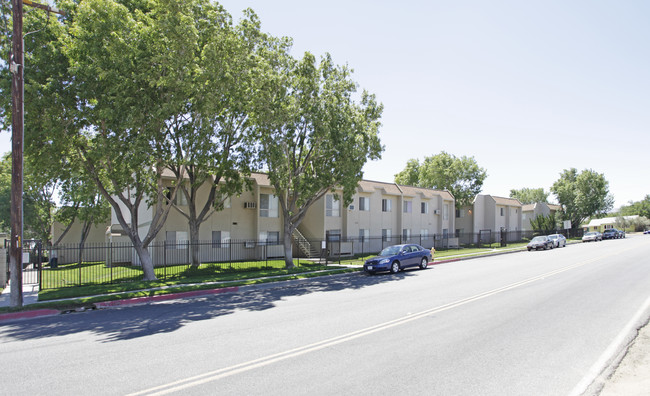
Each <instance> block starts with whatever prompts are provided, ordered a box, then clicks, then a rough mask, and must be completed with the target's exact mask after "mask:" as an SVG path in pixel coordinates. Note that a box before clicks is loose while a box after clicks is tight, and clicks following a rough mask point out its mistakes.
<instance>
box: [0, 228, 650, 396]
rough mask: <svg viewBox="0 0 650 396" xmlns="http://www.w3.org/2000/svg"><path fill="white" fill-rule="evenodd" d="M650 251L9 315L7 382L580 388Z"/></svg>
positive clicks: (599, 251) (207, 387) (496, 260)
mask: <svg viewBox="0 0 650 396" xmlns="http://www.w3.org/2000/svg"><path fill="white" fill-rule="evenodd" d="M649 257H650V238H646V237H644V236H642V235H639V236H637V237H628V238H626V239H621V240H610V241H603V242H598V243H588V244H577V245H573V246H568V247H566V248H561V249H553V250H549V251H539V252H521V253H516V254H508V255H501V256H494V257H487V258H480V259H474V260H468V261H461V262H454V263H449V264H441V265H436V266H433V267H430V268H429V269H427V270H425V271H418V270H413V271H405V272H401V273H399V274H397V275H390V274H386V275H376V276H366V275H361V274H351V275H344V276H337V277H326V278H321V279H314V280H305V281H297V282H293V283H291V284H290V285H288V286H287V285H286V284H285V286H284V287H277V285H266V286H264V287H255V288H251V289H249V290H243V291H240V292H238V293H231V294H222V295H215V296H211V297H208V298H201V299H188V300H180V301H171V302H166V303H159V304H153V305H143V306H137V307H128V308H120V309H110V310H102V311H92V312H84V313H75V314H68V315H61V316H55V317H47V318H40V319H33V320H29V321H22V322H14V323H7V324H0V357H1V362H0V373H1V374H0V378H2V380H1V381H0V387H1V389H2V390H1V391H2V393H3V394H16V395H36V394H48V395H58V394H61V395H63V394H66V395H69V394H90V393H92V394H93V395H97V396H98V395H134V394H135V395H153V394H179V395H180V394H183V395H199V394H246V395H307V394H310V395H320V394H331V395H334V394H348V395H349V394H352V395H356V394H359V395H361V394H364V395H365V394H380V395H381V394H385V395H388V394H391V395H393V394H396V393H400V394H414V395H415V394H427V395H578V394H580V393H581V392H582V390H583V389H584V386H585V384H587V385H588V383H589V378H590V376H592V375H594V373H595V371H594V370H595V368H596V367H597V366H600V365H602V364H607V363H608V362H607V361H604V360H603V357H604V356H608V355H609V352H608V351H611V348H612V345H614V344H616V342H617V340H619V341H620V338H621V336H622V333H623V332H625V329H627V328H629V325H630V321H631V320H632V318H635V317H639V314H640V310H641V309H642V308H643V307H645V306H646V304H647V301H648V297H649V296H650V289H649V288H648V285H650V263H649V261H650V259H649ZM643 315H646V312H645V311H644V313H643ZM643 315H641V316H643ZM645 317H646V318H647V316H645Z"/></svg>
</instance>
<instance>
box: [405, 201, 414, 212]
mask: <svg viewBox="0 0 650 396" xmlns="http://www.w3.org/2000/svg"><path fill="white" fill-rule="evenodd" d="M412 211H413V202H412V201H404V213H411V212H412Z"/></svg>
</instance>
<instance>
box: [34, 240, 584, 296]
mask: <svg viewBox="0 0 650 396" xmlns="http://www.w3.org/2000/svg"><path fill="white" fill-rule="evenodd" d="M558 233H562V234H564V235H566V236H567V237H569V238H570V237H577V236H581V235H582V230H576V231H572V232H562V231H558ZM535 235H537V233H534V232H532V231H496V232H495V231H490V232H479V233H471V234H470V233H459V234H456V235H449V234H434V235H415V236H404V235H400V236H394V237H386V236H380V237H356V238H341V237H338V238H336V239H331V240H326V241H322V240H309V241H306V242H307V243H308V244H309V245H310V246H309V247H308V248H306V249H305V248H304V246H302V247H301V246H299V245H298V243H294V246H293V256H294V264H296V265H298V266H300V265H314V264H317V263H318V264H327V263H334V262H338V263H342V262H344V261H345V260H348V259H350V258H351V257H357V258H358V257H364V256H368V255H374V254H377V253H378V252H380V251H381V250H382V249H383V248H385V247H387V246H390V245H397V244H403V243H417V244H419V245H421V246H423V247H424V248H426V249H431V248H435V249H436V250H447V249H464V248H472V247H479V248H480V247H496V246H504V245H508V244H513V243H521V242H527V241H528V240H530V239H531V238H532V237H533V236H535ZM304 242H305V241H302V243H304ZM147 250H148V253H149V255H150V257H151V262H152V264H153V267H154V271H155V274H156V277H157V278H158V279H160V280H167V279H173V278H179V277H191V276H193V275H197V274H202V275H208V274H211V273H222V272H226V271H251V270H256V269H264V268H284V266H285V261H284V246H283V243H282V241H234V240H229V241H199V242H197V243H190V242H189V241H184V242H159V243H152V244H151V245H150V246H148V248H147ZM44 254H46V255H47V257H49V260H47V261H48V262H47V264H45V265H43V266H41V267H40V271H41V276H40V285H41V289H43V290H44V289H52V288H61V287H69V286H81V285H97V284H114V283H125V282H137V281H141V280H142V275H143V273H142V265H141V262H140V258H139V256H138V254H137V253H136V250H135V249H134V247H133V245H131V244H130V243H107V244H86V245H84V246H83V247H80V246H79V245H78V244H69V245H57V246H54V247H50V248H49V249H46V250H45V252H44Z"/></svg>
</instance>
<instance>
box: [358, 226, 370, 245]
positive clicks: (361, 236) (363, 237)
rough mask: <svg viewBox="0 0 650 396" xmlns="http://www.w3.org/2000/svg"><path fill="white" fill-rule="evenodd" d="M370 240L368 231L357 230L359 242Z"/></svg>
mask: <svg viewBox="0 0 650 396" xmlns="http://www.w3.org/2000/svg"><path fill="white" fill-rule="evenodd" d="M368 238H370V230H369V229H367V228H365V229H364V228H361V229H360V230H359V242H366V241H367V240H368Z"/></svg>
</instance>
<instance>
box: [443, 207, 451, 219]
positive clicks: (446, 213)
mask: <svg viewBox="0 0 650 396" xmlns="http://www.w3.org/2000/svg"><path fill="white" fill-rule="evenodd" d="M442 219H443V220H449V204H444V205H443V207H442Z"/></svg>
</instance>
